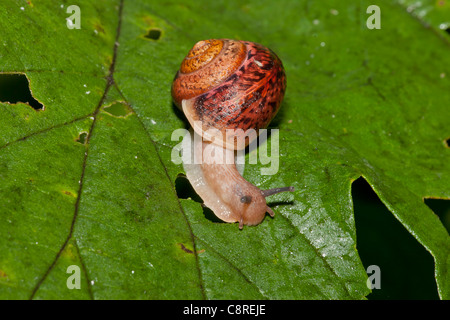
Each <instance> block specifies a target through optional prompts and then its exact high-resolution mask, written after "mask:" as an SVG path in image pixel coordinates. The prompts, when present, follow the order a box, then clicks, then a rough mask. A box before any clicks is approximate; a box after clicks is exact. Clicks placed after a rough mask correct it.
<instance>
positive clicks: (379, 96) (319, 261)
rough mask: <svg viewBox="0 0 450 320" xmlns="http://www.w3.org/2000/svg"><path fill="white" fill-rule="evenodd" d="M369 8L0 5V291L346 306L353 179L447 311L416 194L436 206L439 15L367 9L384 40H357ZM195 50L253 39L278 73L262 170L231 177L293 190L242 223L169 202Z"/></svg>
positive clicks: (444, 95)
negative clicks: (283, 85)
mask: <svg viewBox="0 0 450 320" xmlns="http://www.w3.org/2000/svg"><path fill="white" fill-rule="evenodd" d="M371 4H372V3H370V2H369V1H366V0H362V1H359V2H355V1H342V0H340V1H327V3H326V4H324V3H323V2H317V1H316V2H312V1H297V2H294V1H282V2H274V1H266V2H265V3H262V2H261V1H248V2H246V3H242V2H241V1H201V2H199V1H182V2H181V1H180V2H173V1H171V2H166V1H139V2H138V1H126V0H123V1H122V0H117V1H95V2H92V1H78V3H77V5H78V6H79V8H80V12H81V29H69V28H67V26H66V19H67V18H68V17H69V16H70V15H71V13H67V11H66V9H67V6H68V4H66V3H62V4H57V3H54V2H53V1H39V2H38V1H17V2H12V1H7V2H2V4H1V5H0V8H1V10H0V28H1V30H2V39H1V42H0V58H1V59H0V101H1V103H0V126H1V128H2V135H1V136H0V236H1V237H0V239H1V240H0V298H2V299H29V298H32V299H363V298H365V297H366V296H367V295H368V294H369V293H370V289H368V287H367V285H366V280H367V274H366V270H365V268H364V266H363V263H362V261H361V259H360V257H359V255H358V252H357V250H356V244H357V238H356V229H355V221H354V215H353V201H352V196H351V186H352V182H353V181H354V180H356V179H357V178H359V177H361V176H362V177H363V178H364V179H365V180H366V181H368V182H369V184H370V185H371V186H372V188H373V190H374V191H375V192H376V193H377V195H378V196H379V198H380V199H381V200H382V202H383V203H384V204H385V205H386V207H387V208H388V209H389V210H390V211H391V213H392V214H393V215H394V216H395V217H396V218H397V219H398V220H399V221H400V222H401V224H402V225H403V226H404V227H405V228H406V229H407V230H408V231H409V232H410V233H411V234H412V235H413V236H414V237H415V239H417V241H418V242H419V243H420V244H421V245H422V246H423V247H424V248H426V250H427V251H428V252H429V253H430V254H431V255H432V256H433V258H434V261H435V280H436V283H437V288H438V292H439V295H440V297H441V298H442V299H449V297H450V286H449V283H450V279H449V270H448V268H449V263H450V258H449V251H450V241H449V235H448V232H447V230H446V229H445V227H444V226H443V225H442V223H441V221H440V220H439V218H438V217H437V216H436V215H435V214H434V213H433V211H432V210H431V209H430V208H429V207H428V206H427V205H426V204H425V203H424V199H425V198H439V199H449V197H450V184H449V181H450V167H449V165H448V164H449V154H450V150H449V147H448V139H449V136H450V134H449V131H448V128H449V126H448V120H447V119H448V118H450V117H449V116H450V110H449V104H448V103H449V101H450V80H449V78H450V69H449V66H450V57H449V55H448V54H447V53H448V49H449V35H448V34H447V33H446V32H445V29H444V28H442V24H444V23H448V22H449V21H448V19H449V17H450V7H449V6H448V4H447V2H445V1H431V0H430V1H422V2H421V4H420V6H416V7H414V8H411V5H412V4H411V2H410V1H400V0H399V1H388V0H385V1H379V3H378V6H379V7H380V10H381V29H368V28H367V27H366V20H367V18H368V17H369V15H370V14H367V13H366V9H367V7H368V6H369V5H371ZM445 19H447V20H445ZM211 38H234V39H242V40H249V41H254V42H258V43H262V44H264V45H266V46H268V47H270V48H272V49H273V50H274V51H275V52H276V53H277V54H278V55H279V56H280V58H281V59H282V61H283V64H284V66H285V69H286V73H287V82H288V89H287V92H286V96H285V100H284V102H283V106H282V108H281V110H280V112H279V114H278V115H277V117H276V118H275V119H274V121H273V122H272V124H271V128H277V129H279V135H277V134H273V135H272V136H271V137H270V138H269V139H268V141H267V143H268V145H269V147H270V146H271V145H272V143H273V142H274V141H275V140H274V139H275V138H277V137H278V138H279V141H280V150H279V170H278V172H277V174H276V175H272V176H267V175H261V172H260V171H261V168H263V167H267V165H262V164H257V165H246V168H245V173H244V176H245V177H246V178H247V179H248V180H249V181H251V182H252V183H254V184H255V185H257V186H258V187H260V188H261V189H269V188H273V187H280V186H288V185H292V186H294V187H295V188H296V191H295V192H294V193H292V194H279V195H274V196H272V197H271V198H270V202H269V205H271V206H272V208H273V209H274V211H275V212H276V215H275V217H274V218H273V219H271V218H270V217H267V218H266V219H265V220H264V221H263V223H262V224H260V225H258V226H256V227H246V228H244V230H242V231H240V230H239V229H238V226H237V224H226V223H220V222H219V221H217V220H216V219H214V218H212V216H211V213H210V212H208V211H207V210H204V209H203V208H202V206H201V205H200V203H198V202H196V201H194V200H192V199H190V198H188V199H180V198H179V197H178V195H177V190H176V189H177V188H176V186H179V184H180V183H181V179H180V178H179V179H178V180H177V177H178V175H179V174H180V173H183V169H182V166H181V165H176V164H174V163H173V162H172V160H171V154H172V150H173V148H174V147H175V146H176V145H177V144H178V143H179V141H172V139H171V136H172V133H173V132H174V130H176V129H179V128H187V127H188V123H187V122H186V121H185V119H184V117H183V115H182V114H181V113H180V112H179V111H178V110H177V109H176V108H175V106H174V105H173V103H172V101H171V95H170V87H171V82H172V80H173V77H174V75H175V72H176V70H177V69H178V68H179V64H180V63H181V60H182V59H183V57H184V56H185V54H186V53H187V52H188V50H189V49H190V48H191V47H192V46H193V44H194V43H195V42H196V41H198V40H202V39H211ZM11 74H15V76H14V77H18V78H17V79H19V82H20V83H21V84H20V85H11V83H12V80H11V79H12V78H11V77H12V76H11ZM25 80H26V81H25ZM19 82H18V83H19ZM8 84H9V86H8ZM14 86H16V87H21V88H19V89H20V90H18V92H19V93H16V92H15V90H14V92H12V91H11V92H9V91H10V90H12V89H2V88H11V87H14ZM28 90H29V91H30V92H28ZM5 91H6V93H5ZM21 92H22V93H21ZM23 92H28V95H29V96H32V97H33V99H35V100H36V101H38V102H39V103H40V104H42V105H43V109H42V110H35V109H33V108H32V107H31V106H30V105H32V103H31V102H28V101H30V99H31V98H30V97H28V98H26V96H27V94H24V93H23ZM11 95H13V96H16V99H15V100H14V101H12V99H10V96H11ZM258 151H259V150H257V151H256V152H258ZM181 189H182V188H181V187H178V191H179V193H182V192H183V190H181ZM188 193H189V192H188ZM189 195H191V196H192V197H194V196H193V195H192V194H190V193H189ZM378 232H380V233H382V232H383V230H378ZM69 266H77V267H78V268H79V275H80V278H81V281H80V289H69V288H68V285H67V284H68V281H69V280H70V279H69V277H70V276H71V275H72V273H71V271H69V272H68V267H69ZM381 272H382V274H383V272H385V271H384V270H383V269H381ZM386 272H387V271H386ZM419 276H420V275H419ZM382 279H383V276H382ZM382 281H383V280H381V288H383V282H382ZM374 290H375V289H374ZM381 290H382V289H381Z"/></svg>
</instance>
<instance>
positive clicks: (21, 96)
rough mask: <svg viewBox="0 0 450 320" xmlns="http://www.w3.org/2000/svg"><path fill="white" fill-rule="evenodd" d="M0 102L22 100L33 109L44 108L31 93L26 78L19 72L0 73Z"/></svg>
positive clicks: (13, 102) (12, 102) (14, 102)
mask: <svg viewBox="0 0 450 320" xmlns="http://www.w3.org/2000/svg"><path fill="white" fill-rule="evenodd" d="M0 102H5V103H10V104H16V103H18V102H22V103H26V104H28V105H29V106H30V107H32V108H33V109H34V110H38V111H39V110H44V105H43V104H42V103H40V102H39V101H37V100H36V99H35V98H34V97H33V95H32V94H31V91H30V84H29V81H28V78H27V77H26V76H25V74H21V73H0Z"/></svg>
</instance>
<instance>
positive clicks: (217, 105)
mask: <svg viewBox="0 0 450 320" xmlns="http://www.w3.org/2000/svg"><path fill="white" fill-rule="evenodd" d="M285 89H286V76H285V73H284V69H283V65H282V63H281V61H280V59H279V58H278V57H277V56H276V54H275V53H274V52H272V51H271V50H270V49H268V48H266V47H264V46H262V45H259V44H256V43H253V42H248V41H237V40H228V39H220V40H216V39H213V40H204V41H199V42H198V43H197V44H195V45H194V47H193V48H192V49H191V50H190V51H189V53H188V55H187V56H186V58H185V59H184V60H183V62H182V64H181V67H180V70H179V71H178V72H177V74H176V76H175V79H174V81H173V84H172V97H173V100H174V103H175V105H176V106H177V107H178V108H180V109H181V110H182V111H183V112H184V114H185V116H186V118H187V119H188V121H189V123H190V124H191V126H192V128H193V130H194V135H199V136H201V139H194V138H192V140H193V149H192V152H193V154H194V155H195V156H196V157H197V158H198V159H200V158H201V159H202V161H201V163H197V164H195V163H184V164H183V165H184V169H185V171H186V176H187V178H188V180H189V181H190V182H191V184H192V186H193V188H194V190H195V191H196V192H197V193H198V194H199V196H200V197H201V198H202V199H203V201H204V204H205V205H206V206H208V207H209V208H210V209H211V210H212V211H213V212H214V214H215V215H216V216H217V217H219V218H220V219H221V220H223V221H225V222H239V226H240V228H242V227H243V225H256V224H259V223H260V222H261V221H262V220H263V219H264V217H265V214H266V212H268V213H269V214H270V215H271V216H273V215H274V213H273V211H272V210H271V209H270V208H269V207H268V206H267V204H266V200H265V197H266V196H269V195H271V194H274V193H278V192H282V191H293V188H292V187H287V188H277V189H272V190H266V191H262V190H260V189H259V188H257V187H256V186H254V185H253V184H251V183H250V182H248V181H246V180H245V179H244V178H243V177H242V176H241V175H240V173H239V172H238V170H237V169H236V165H235V163H234V158H235V151H236V150H242V149H243V148H245V147H246V146H247V145H248V144H249V143H251V142H252V141H253V140H254V139H256V138H257V132H258V130H259V129H262V128H266V127H267V125H268V124H269V122H270V121H271V120H272V119H273V117H274V116H275V115H276V113H277V111H278V109H279V107H280V105H281V101H282V100H283V96H284V92H285ZM248 132H255V133H256V134H248ZM205 151H208V152H205ZM218 155H220V156H218ZM218 157H219V158H221V159H222V160H224V159H225V160H226V161H222V162H221V161H217V158H218ZM213 158H215V159H213Z"/></svg>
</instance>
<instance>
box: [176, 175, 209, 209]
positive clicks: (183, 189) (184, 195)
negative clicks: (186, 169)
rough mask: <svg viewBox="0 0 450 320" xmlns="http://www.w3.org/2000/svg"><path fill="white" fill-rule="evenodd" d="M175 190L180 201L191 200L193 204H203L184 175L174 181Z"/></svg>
mask: <svg viewBox="0 0 450 320" xmlns="http://www.w3.org/2000/svg"><path fill="white" fill-rule="evenodd" d="M175 190H176V192H177V196H178V198H180V199H189V198H191V199H192V200H194V201H195V202H199V203H203V200H202V198H200V197H199V195H198V194H197V193H196V192H195V190H194V188H193V187H192V185H191V183H190V182H189V180H188V179H187V178H186V176H185V175H184V174H179V175H178V176H177V178H176V179H175Z"/></svg>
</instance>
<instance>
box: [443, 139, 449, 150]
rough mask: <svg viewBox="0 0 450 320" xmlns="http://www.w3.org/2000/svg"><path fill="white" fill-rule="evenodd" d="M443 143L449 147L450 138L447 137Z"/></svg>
mask: <svg viewBox="0 0 450 320" xmlns="http://www.w3.org/2000/svg"><path fill="white" fill-rule="evenodd" d="M444 143H445V146H446V147H447V148H450V138H448V139H447V140H445V141H444Z"/></svg>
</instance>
